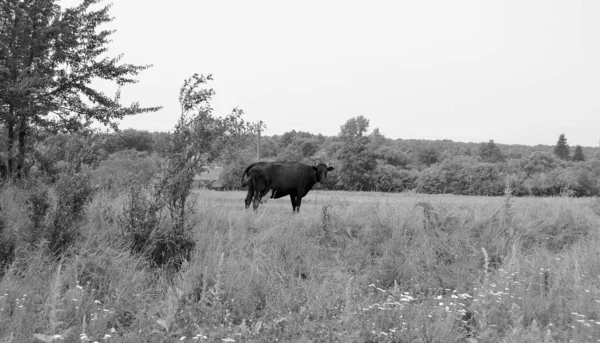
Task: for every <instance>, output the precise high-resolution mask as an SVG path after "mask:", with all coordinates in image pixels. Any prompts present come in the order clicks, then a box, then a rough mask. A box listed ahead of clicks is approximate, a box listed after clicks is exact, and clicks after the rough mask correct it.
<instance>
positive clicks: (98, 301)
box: [94, 300, 102, 305]
mask: <svg viewBox="0 0 600 343" xmlns="http://www.w3.org/2000/svg"><path fill="white" fill-rule="evenodd" d="M94 303H95V304H98V305H100V304H102V302H100V300H94Z"/></svg>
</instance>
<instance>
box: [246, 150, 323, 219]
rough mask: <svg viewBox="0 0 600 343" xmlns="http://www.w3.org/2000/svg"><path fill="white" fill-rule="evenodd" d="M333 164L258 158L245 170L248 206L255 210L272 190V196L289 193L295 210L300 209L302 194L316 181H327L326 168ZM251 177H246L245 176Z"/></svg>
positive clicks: (279, 196)
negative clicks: (269, 160)
mask: <svg viewBox="0 0 600 343" xmlns="http://www.w3.org/2000/svg"><path fill="white" fill-rule="evenodd" d="M332 170H333V167H330V166H329V165H326V164H323V163H319V164H316V165H314V166H309V165H306V164H304V163H300V162H256V163H252V164H251V165H249V166H248V167H247V168H246V170H244V173H243V174H242V187H244V186H246V185H248V195H246V200H245V203H246V208H248V207H250V203H252V208H254V209H255V210H256V209H257V208H258V205H259V204H260V203H261V202H262V197H263V196H265V195H266V194H267V193H269V191H271V199H279V198H282V197H284V196H286V195H289V196H290V198H291V200H292V211H294V212H300V204H301V203H302V198H303V197H305V196H306V194H307V193H308V192H309V191H310V190H311V189H312V187H313V186H314V185H315V183H317V182H322V181H325V179H326V178H327V172H329V171H332ZM245 176H248V179H247V180H246V181H244V177H245Z"/></svg>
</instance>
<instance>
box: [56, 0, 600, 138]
mask: <svg viewBox="0 0 600 343" xmlns="http://www.w3.org/2000/svg"><path fill="white" fill-rule="evenodd" d="M78 2H79V1H78V0H61V1H59V3H60V4H61V5H62V6H72V5H74V4H77V3H78ZM105 3H109V2H105ZM110 13H111V15H112V16H114V17H115V19H114V21H113V22H111V23H110V24H109V25H108V27H109V28H112V29H115V30H117V31H116V33H114V34H113V36H112V39H113V41H112V43H111V45H110V50H109V54H110V55H113V56H114V55H117V54H121V53H122V54H123V59H122V62H125V63H134V64H152V65H153V67H152V68H150V69H148V70H146V71H144V72H142V73H141V74H140V76H139V83H138V84H135V85H131V86H127V87H125V88H124V89H123V90H122V100H123V103H125V104H128V103H131V102H134V101H139V102H140V104H141V105H142V106H163V109H162V110H161V111H159V112H156V113H152V114H141V115H137V116H134V117H128V118H126V119H124V120H123V121H122V122H121V124H120V127H121V128H122V129H125V128H135V129H140V130H149V131H169V130H172V129H173V127H174V125H175V123H176V121H177V119H178V116H179V114H180V109H179V105H178V92H179V88H180V87H181V85H182V83H183V81H184V80H185V79H186V78H188V77H190V76H191V75H193V74H194V73H199V74H205V75H206V74H212V75H213V78H214V81H213V82H211V83H210V84H209V85H208V86H209V87H210V88H213V89H214V90H215V92H216V95H215V97H214V98H213V101H212V102H211V104H212V107H213V108H214V114H215V115H217V116H222V115H226V114H228V113H230V112H231V110H232V109H233V108H234V107H239V108H241V109H243V110H244V112H245V115H244V118H245V119H246V120H249V121H258V120H262V121H263V122H264V123H265V124H266V126H267V128H266V130H265V134H266V135H276V134H277V135H279V134H283V133H284V132H286V131H291V130H296V131H298V130H301V131H308V132H311V133H315V134H316V133H321V134H323V135H326V136H333V135H337V134H338V133H339V131H340V126H341V125H343V124H344V123H345V122H346V121H347V120H348V119H350V118H352V117H356V116H359V115H363V116H365V117H366V118H368V119H369V120H370V130H369V131H371V130H372V129H374V128H379V130H380V132H381V133H382V134H384V135H385V136H386V137H388V138H392V139H396V138H402V139H450V140H453V141H461V142H487V141H489V140H490V139H493V140H494V141H495V142H496V143H503V144H526V145H536V144H546V145H554V144H556V142H557V140H558V136H559V135H560V134H561V133H564V134H565V136H566V138H567V141H568V143H569V144H570V145H571V146H574V145H577V144H579V145H583V146H598V145H599V142H600V130H599V129H600V20H598V18H600V1H597V0H562V1H557V0H504V1H481V0H453V1H448V0H414V1H407V0H396V1H377V0H373V1H353V0H343V1H338V0H328V1H315V0H305V1H301V2H300V1H276V0H273V1H262V0H253V1H247V0H240V1H228V0H218V1H197V0H177V1H171V2H166V1H158V0H146V1H143V2H142V1H139V0H135V1H134V0H118V1H114V2H113V5H112V9H111V12H110ZM98 86H99V87H100V88H101V89H103V90H105V91H106V92H107V93H110V92H114V89H113V88H111V87H110V86H109V85H107V84H103V83H98Z"/></svg>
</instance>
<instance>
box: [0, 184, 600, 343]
mask: <svg viewBox="0 0 600 343" xmlns="http://www.w3.org/2000/svg"><path fill="white" fill-rule="evenodd" d="M6 192H7V191H6ZM9 195H10V196H9ZM244 197H245V192H216V191H205V190H200V191H195V193H194V197H193V198H194V199H193V200H194V201H193V204H191V205H190V210H192V211H193V214H192V215H191V216H190V221H191V222H190V223H189V224H190V225H191V227H193V231H192V235H193V237H194V240H195V242H196V245H195V248H194V249H193V253H192V255H191V256H190V259H189V261H188V262H185V263H184V264H183V265H182V266H181V267H180V269H178V270H173V269H164V270H161V269H155V268H150V267H149V265H148V263H147V262H146V261H145V260H143V259H142V258H140V257H139V256H136V255H134V254H132V253H131V252H130V250H129V249H128V247H127V246H126V244H125V243H124V238H123V234H122V227H121V226H120V224H119V223H120V222H119V220H118V218H119V216H120V215H121V214H122V212H123V209H124V208H125V205H126V203H127V201H128V198H127V196H126V195H117V196H115V195H110V194H108V193H100V194H97V195H96V196H95V197H94V199H93V200H92V202H91V203H90V204H89V205H88V206H87V208H86V211H85V216H86V221H85V224H84V225H83V227H81V237H80V238H79V240H78V242H77V245H76V247H75V248H74V252H73V253H72V254H69V255H67V256H64V257H63V258H61V259H51V258H50V257H48V256H46V255H44V254H42V253H41V252H39V251H38V250H36V249H29V250H27V251H20V252H19V253H18V258H17V260H16V261H15V262H13V264H12V265H11V266H10V267H9V269H8V270H7V272H6V274H5V276H4V277H3V278H2V280H1V281H0V341H2V342H22V341H32V340H34V337H36V338H35V339H38V340H40V341H43V340H46V341H53V342H62V341H65V342H69V341H72V342H80V341H91V342H93V341H98V342H101V341H104V342H165V341H166V342H176V341H177V342H180V341H186V342H234V341H235V342H275V341H279V342H498V341H506V342H542V341H543V342H567V341H574V342H591V341H599V339H600V263H599V261H600V202H598V201H597V200H596V199H594V198H577V199H575V198H568V197H554V198H513V197H466V196H449V195H435V196H431V195H423V194H414V193H406V194H387V193H355V192H333V191H322V190H313V191H311V192H310V193H309V194H308V196H307V197H306V198H304V199H303V202H302V208H301V212H300V213H298V214H292V208H291V203H290V200H289V197H286V198H282V199H277V200H275V199H270V200H269V201H268V202H267V203H266V204H262V205H260V207H259V209H258V211H256V212H253V211H251V210H244V203H243V199H244ZM1 200H2V203H1V204H0V205H1V206H2V209H3V210H4V213H6V214H5V218H3V221H4V226H5V228H12V229H18V228H19V227H25V226H27V225H29V224H28V223H27V220H29V219H28V218H27V217H26V216H25V215H24V214H23V211H22V210H21V209H22V208H23V207H24V206H26V205H25V204H23V203H20V202H21V201H23V200H22V199H20V198H19V196H18V194H12V195H11V194H7V193H5V194H3V196H2V198H1ZM34 334H35V335H36V336H34ZM55 335H56V336H55Z"/></svg>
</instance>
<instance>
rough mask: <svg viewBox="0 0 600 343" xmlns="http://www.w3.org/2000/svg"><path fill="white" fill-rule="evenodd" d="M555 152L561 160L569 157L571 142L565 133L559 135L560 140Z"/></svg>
mask: <svg viewBox="0 0 600 343" xmlns="http://www.w3.org/2000/svg"><path fill="white" fill-rule="evenodd" d="M554 154H555V155H556V156H558V158H560V159H561V160H568V159H569V144H567V139H566V138H565V134H564V133H561V134H560V136H559V137H558V142H557V143H556V146H555V147H554Z"/></svg>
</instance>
